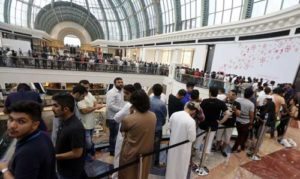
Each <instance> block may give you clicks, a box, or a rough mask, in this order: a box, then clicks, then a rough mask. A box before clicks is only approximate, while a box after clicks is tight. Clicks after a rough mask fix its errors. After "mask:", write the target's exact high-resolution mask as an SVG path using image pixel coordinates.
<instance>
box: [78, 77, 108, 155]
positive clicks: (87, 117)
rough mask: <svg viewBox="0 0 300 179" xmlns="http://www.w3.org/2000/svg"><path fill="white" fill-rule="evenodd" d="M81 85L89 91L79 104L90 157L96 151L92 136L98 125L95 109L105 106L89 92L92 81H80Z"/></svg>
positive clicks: (87, 151)
mask: <svg viewBox="0 0 300 179" xmlns="http://www.w3.org/2000/svg"><path fill="white" fill-rule="evenodd" d="M79 85H81V86H83V87H85V89H86V90H87V91H88V92H87V95H86V96H85V97H84V99H83V100H81V101H79V102H78V103H77V104H78V109H79V116H80V120H81V122H82V124H83V126H84V128H85V141H86V145H85V147H86V153H87V154H89V155H88V157H89V158H94V156H95V152H96V151H95V148H94V143H93V140H92V138H93V132H94V128H95V125H96V120H95V119H96V117H95V110H97V109H101V108H102V107H104V106H103V105H102V104H98V103H97V100H96V98H95V97H94V96H93V95H92V93H91V92H89V89H90V83H89V81H88V80H81V81H79Z"/></svg>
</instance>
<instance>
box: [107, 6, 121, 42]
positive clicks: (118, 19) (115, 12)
mask: <svg viewBox="0 0 300 179" xmlns="http://www.w3.org/2000/svg"><path fill="white" fill-rule="evenodd" d="M108 3H109V4H110V7H112V8H111V9H112V10H113V12H114V14H115V17H116V19H117V23H118V28H119V35H120V39H119V40H121V41H123V31H122V26H121V21H120V16H119V14H118V12H117V10H116V7H115V5H114V3H113V2H112V0H108Z"/></svg>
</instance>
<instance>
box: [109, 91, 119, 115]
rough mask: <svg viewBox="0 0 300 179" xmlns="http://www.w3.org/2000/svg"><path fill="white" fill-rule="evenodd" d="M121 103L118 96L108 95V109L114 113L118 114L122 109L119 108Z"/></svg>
mask: <svg viewBox="0 0 300 179" xmlns="http://www.w3.org/2000/svg"><path fill="white" fill-rule="evenodd" d="M119 103H120V101H119V100H117V94H115V95H108V96H107V98H106V105H107V107H108V108H110V109H111V110H112V111H113V112H118V111H120V110H121V109H122V108H121V107H119V106H118V105H117V104H119Z"/></svg>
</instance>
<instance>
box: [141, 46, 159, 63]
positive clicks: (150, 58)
mask: <svg viewBox="0 0 300 179" xmlns="http://www.w3.org/2000/svg"><path fill="white" fill-rule="evenodd" d="M144 53H145V54H144V57H143V58H144V59H143V61H146V62H155V53H156V52H155V50H154V49H145V51H144Z"/></svg>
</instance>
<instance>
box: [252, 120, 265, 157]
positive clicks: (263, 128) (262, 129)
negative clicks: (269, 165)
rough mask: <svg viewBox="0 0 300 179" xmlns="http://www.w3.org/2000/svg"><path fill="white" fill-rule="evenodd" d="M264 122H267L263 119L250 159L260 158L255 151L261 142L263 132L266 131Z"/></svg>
mask: <svg viewBox="0 0 300 179" xmlns="http://www.w3.org/2000/svg"><path fill="white" fill-rule="evenodd" d="M266 123H267V120H263V124H262V126H261V130H260V134H259V136H258V139H257V141H256V145H255V148H254V151H253V154H252V156H251V159H252V160H261V158H260V157H259V156H258V155H257V153H258V151H259V148H260V146H261V144H262V142H263V139H264V136H265V133H266Z"/></svg>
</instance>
